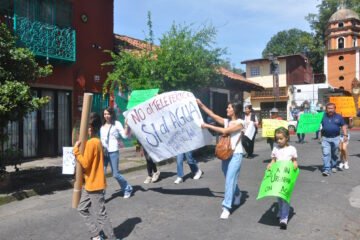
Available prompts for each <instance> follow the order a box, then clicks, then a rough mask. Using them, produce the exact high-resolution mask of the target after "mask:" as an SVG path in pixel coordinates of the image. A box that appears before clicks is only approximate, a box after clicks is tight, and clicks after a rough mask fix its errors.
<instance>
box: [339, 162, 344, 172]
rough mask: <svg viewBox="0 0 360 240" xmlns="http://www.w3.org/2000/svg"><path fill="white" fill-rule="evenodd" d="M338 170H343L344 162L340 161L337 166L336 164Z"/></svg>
mask: <svg viewBox="0 0 360 240" xmlns="http://www.w3.org/2000/svg"><path fill="white" fill-rule="evenodd" d="M338 168H339V170H343V169H344V163H342V162H341V163H340V164H339V166H338Z"/></svg>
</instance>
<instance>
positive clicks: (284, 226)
mask: <svg viewBox="0 0 360 240" xmlns="http://www.w3.org/2000/svg"><path fill="white" fill-rule="evenodd" d="M280 229H282V230H286V229H287V221H286V220H281V221H280Z"/></svg>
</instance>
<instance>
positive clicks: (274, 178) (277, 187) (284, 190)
mask: <svg viewBox="0 0 360 240" xmlns="http://www.w3.org/2000/svg"><path fill="white" fill-rule="evenodd" d="M299 172H300V170H299V168H298V169H296V170H294V165H293V162H292V161H276V162H275V163H273V164H272V165H271V168H270V169H269V170H265V176H264V178H263V180H262V182H261V185H260V189H259V194H258V196H257V198H256V199H257V200H259V199H261V198H264V197H270V196H272V197H280V198H282V199H284V200H285V201H286V202H288V203H290V199H291V195H292V192H293V190H294V186H295V183H296V180H297V178H298V176H299Z"/></svg>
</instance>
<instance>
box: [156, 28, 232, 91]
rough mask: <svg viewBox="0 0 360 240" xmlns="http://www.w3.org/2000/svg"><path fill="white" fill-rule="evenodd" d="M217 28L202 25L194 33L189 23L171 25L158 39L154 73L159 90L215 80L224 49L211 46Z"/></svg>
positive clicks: (200, 84)
mask: <svg viewBox="0 0 360 240" xmlns="http://www.w3.org/2000/svg"><path fill="white" fill-rule="evenodd" d="M215 37H216V29H215V28H214V27H212V26H205V27H204V28H202V29H200V30H199V31H197V32H195V31H193V30H192V29H191V26H182V25H175V24H173V25H172V27H171V29H170V30H169V31H168V32H167V33H165V34H164V35H163V37H162V38H161V39H160V48H158V49H157V51H156V55H157V73H158V76H159V78H160V79H161V80H162V85H161V89H162V90H165V91H170V90H174V89H176V90H179V89H182V90H192V89H197V88H199V87H201V86H209V85H210V84H213V83H214V81H216V80H218V77H219V76H218V73H217V69H218V67H219V66H220V63H221V60H220V57H221V55H222V54H224V53H225V51H224V50H223V49H221V48H214V47H213V44H214V43H215V42H214V40H215Z"/></svg>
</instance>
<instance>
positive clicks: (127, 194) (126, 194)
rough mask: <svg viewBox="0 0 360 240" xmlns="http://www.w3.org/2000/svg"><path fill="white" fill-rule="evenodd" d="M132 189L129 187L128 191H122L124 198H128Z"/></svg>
mask: <svg viewBox="0 0 360 240" xmlns="http://www.w3.org/2000/svg"><path fill="white" fill-rule="evenodd" d="M132 191H133V189H132V188H131V190H130V191H129V192H124V198H130V197H131V193H132Z"/></svg>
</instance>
